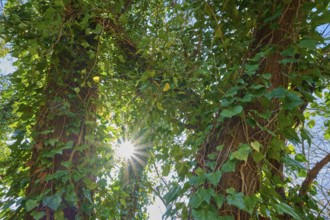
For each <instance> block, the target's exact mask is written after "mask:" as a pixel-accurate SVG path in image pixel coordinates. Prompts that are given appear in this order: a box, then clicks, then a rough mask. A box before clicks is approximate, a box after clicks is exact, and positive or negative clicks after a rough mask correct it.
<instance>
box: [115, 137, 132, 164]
mask: <svg viewBox="0 0 330 220" xmlns="http://www.w3.org/2000/svg"><path fill="white" fill-rule="evenodd" d="M135 152H136V150H135V146H134V144H132V142H130V141H124V142H123V143H121V144H120V145H119V147H118V150H117V155H118V157H120V158H123V159H125V160H128V159H131V158H132V157H133V156H134V154H135Z"/></svg>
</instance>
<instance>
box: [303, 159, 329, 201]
mask: <svg viewBox="0 0 330 220" xmlns="http://www.w3.org/2000/svg"><path fill="white" fill-rule="evenodd" d="M329 162H330V153H329V154H327V155H326V156H325V157H324V158H323V159H322V160H321V161H319V162H317V163H316V164H315V165H314V167H313V168H312V169H311V170H309V171H308V173H307V176H306V179H305V180H304V182H303V183H302V184H301V187H300V190H299V196H300V197H303V196H305V195H306V193H307V190H308V188H309V187H310V185H311V184H312V182H313V181H314V179H315V178H316V177H317V175H318V174H319V172H320V170H321V169H322V168H323V167H324V166H325V165H327V164H328V163H329Z"/></svg>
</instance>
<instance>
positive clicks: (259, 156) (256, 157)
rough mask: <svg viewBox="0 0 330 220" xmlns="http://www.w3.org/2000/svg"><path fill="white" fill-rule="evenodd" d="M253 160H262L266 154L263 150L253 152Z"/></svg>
mask: <svg viewBox="0 0 330 220" xmlns="http://www.w3.org/2000/svg"><path fill="white" fill-rule="evenodd" d="M252 157H253V160H254V161H255V162H257V163H259V162H260V161H261V160H263V159H264V157H265V156H264V155H263V154H262V153H261V152H256V151H255V152H253V154H252Z"/></svg>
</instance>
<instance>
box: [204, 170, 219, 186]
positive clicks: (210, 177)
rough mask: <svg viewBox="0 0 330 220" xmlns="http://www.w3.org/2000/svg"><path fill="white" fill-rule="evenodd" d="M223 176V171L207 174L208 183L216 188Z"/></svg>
mask: <svg viewBox="0 0 330 220" xmlns="http://www.w3.org/2000/svg"><path fill="white" fill-rule="evenodd" d="M221 175H222V173H221V171H220V170H217V171H215V172H214V173H206V174H205V177H206V179H207V180H208V181H210V183H212V184H213V185H214V186H217V185H218V183H219V181H220V178H221Z"/></svg>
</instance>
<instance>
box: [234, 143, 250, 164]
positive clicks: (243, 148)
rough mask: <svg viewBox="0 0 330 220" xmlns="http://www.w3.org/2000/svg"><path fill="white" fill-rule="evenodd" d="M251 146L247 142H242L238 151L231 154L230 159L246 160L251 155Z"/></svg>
mask: <svg viewBox="0 0 330 220" xmlns="http://www.w3.org/2000/svg"><path fill="white" fill-rule="evenodd" d="M249 153H250V147H249V145H247V144H241V145H240V147H239V149H238V150H237V151H234V152H232V153H231V155H230V159H233V158H235V159H237V160H244V161H246V160H247V158H248V157H249Z"/></svg>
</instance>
